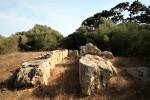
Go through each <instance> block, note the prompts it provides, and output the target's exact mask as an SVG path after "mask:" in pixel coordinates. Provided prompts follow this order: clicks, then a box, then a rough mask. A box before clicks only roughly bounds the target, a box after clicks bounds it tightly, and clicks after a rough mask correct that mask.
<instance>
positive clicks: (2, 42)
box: [0, 25, 63, 54]
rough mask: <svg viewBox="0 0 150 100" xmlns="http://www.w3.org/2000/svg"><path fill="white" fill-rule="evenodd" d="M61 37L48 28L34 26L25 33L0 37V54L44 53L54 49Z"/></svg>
mask: <svg viewBox="0 0 150 100" xmlns="http://www.w3.org/2000/svg"><path fill="white" fill-rule="evenodd" d="M62 38H63V36H62V35H61V34H60V33H59V32H58V31H55V30H53V29H51V28H50V27H47V26H43V25H35V26H34V27H33V28H32V29H30V30H29V31H26V32H17V33H15V34H14V35H12V36H10V37H8V38H6V37H3V36H0V54H4V53H8V52H14V51H18V50H20V51H45V50H52V49H54V48H55V47H56V44H57V42H58V41H59V40H60V39H62Z"/></svg>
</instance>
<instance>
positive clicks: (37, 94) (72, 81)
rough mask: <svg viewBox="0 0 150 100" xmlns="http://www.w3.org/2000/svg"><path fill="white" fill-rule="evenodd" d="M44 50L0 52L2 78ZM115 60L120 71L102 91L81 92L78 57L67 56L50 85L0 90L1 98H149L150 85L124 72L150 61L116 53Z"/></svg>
mask: <svg viewBox="0 0 150 100" xmlns="http://www.w3.org/2000/svg"><path fill="white" fill-rule="evenodd" d="M41 54H42V52H28V53H13V54H7V55H0V82H2V81H4V80H6V79H7V78H8V77H10V75H11V74H12V72H14V71H15V69H17V68H18V67H19V66H20V65H21V64H22V63H23V62H25V61H29V60H31V59H33V58H34V57H36V56H38V55H41ZM112 62H113V64H114V66H115V67H116V68H117V69H118V70H119V74H118V75H116V76H114V77H112V78H111V79H110V84H111V87H109V88H107V89H105V90H102V91H101V93H99V94H93V95H91V96H83V95H82V93H81V89H80V84H79V74H78V73H79V72H78V61H77V60H76V59H74V58H66V59H65V60H64V61H63V62H61V63H60V64H57V65H56V67H55V68H54V69H53V71H52V72H51V77H50V78H49V84H48V86H42V87H38V88H36V87H35V88H34V87H31V88H28V89H19V90H17V89H15V90H9V89H4V90H3V91H0V100H150V95H149V93H150V85H148V84H146V83H143V82H140V81H136V80H133V79H132V78H130V76H128V75H127V74H126V72H125V69H126V68H127V67H139V66H149V62H145V61H143V60H142V59H137V58H127V57H115V59H114V60H112ZM10 85H11V84H10Z"/></svg>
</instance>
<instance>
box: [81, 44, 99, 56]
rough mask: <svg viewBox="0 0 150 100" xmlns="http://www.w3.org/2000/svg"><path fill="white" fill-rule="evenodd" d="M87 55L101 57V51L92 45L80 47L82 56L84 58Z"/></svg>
mask: <svg viewBox="0 0 150 100" xmlns="http://www.w3.org/2000/svg"><path fill="white" fill-rule="evenodd" d="M85 54H92V55H98V56H100V55H101V50H100V49H98V48H97V47H96V46H94V45H93V44H92V43H88V44H86V45H85V46H81V47H80V56H84V55H85Z"/></svg>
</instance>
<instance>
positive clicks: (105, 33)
mask: <svg viewBox="0 0 150 100" xmlns="http://www.w3.org/2000/svg"><path fill="white" fill-rule="evenodd" d="M149 8H150V7H149V6H148V7H146V6H145V5H143V4H142V3H140V2H137V1H134V2H133V3H132V4H131V5H129V3H128V2H124V3H120V4H118V5H116V6H115V7H114V8H111V9H110V11H106V10H104V11H102V12H101V13H97V14H95V15H94V16H92V17H89V18H87V19H86V20H84V21H83V22H82V25H81V26H80V27H79V29H77V30H76V32H74V33H73V34H71V35H69V36H68V37H66V38H65V39H63V40H62V42H61V44H62V45H61V46H62V47H64V48H68V49H79V47H80V46H81V45H84V44H85V43H88V42H92V43H93V44H95V45H97V46H98V47H99V48H100V49H101V50H108V51H112V52H113V53H114V54H117V55H124V56H130V55H131V56H144V57H146V56H148V57H150V52H149V51H150V38H149V37H150V24H149V23H150V22H149V19H150V16H149V14H150V13H149V12H150V9H149ZM125 10H126V11H128V12H129V15H128V17H126V18H125V17H124V15H123V11H125ZM143 15H144V16H145V17H143ZM147 18H148V19H147ZM141 19H142V20H141ZM66 43H68V45H66Z"/></svg>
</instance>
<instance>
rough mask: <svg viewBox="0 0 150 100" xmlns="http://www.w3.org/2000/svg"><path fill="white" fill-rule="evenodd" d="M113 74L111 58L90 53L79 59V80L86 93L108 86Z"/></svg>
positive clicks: (83, 91)
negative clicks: (107, 58) (106, 58)
mask: <svg viewBox="0 0 150 100" xmlns="http://www.w3.org/2000/svg"><path fill="white" fill-rule="evenodd" d="M113 74H114V72H113V65H112V64H111V62H110V61H109V60H105V59H103V58H101V57H99V56H96V55H90V54H87V55H85V56H82V57H81V59H80V60H79V80H80V85H81V89H82V93H83V94H85V95H90V94H91V93H92V92H95V91H99V90H100V89H101V88H102V87H107V82H108V80H109V79H110V77H111V76H112V75H113Z"/></svg>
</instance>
